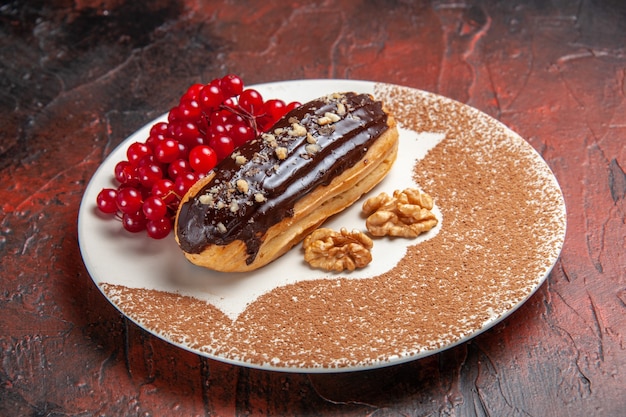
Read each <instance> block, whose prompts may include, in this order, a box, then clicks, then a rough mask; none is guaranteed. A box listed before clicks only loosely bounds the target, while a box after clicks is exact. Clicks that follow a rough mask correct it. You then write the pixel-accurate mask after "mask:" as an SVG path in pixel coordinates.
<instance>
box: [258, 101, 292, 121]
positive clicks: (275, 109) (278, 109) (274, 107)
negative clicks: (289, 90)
mask: <svg viewBox="0 0 626 417" xmlns="http://www.w3.org/2000/svg"><path fill="white" fill-rule="evenodd" d="M263 109H264V111H265V114H266V115H268V116H270V118H271V119H272V120H275V121H276V120H278V119H280V118H281V117H283V116H284V115H285V113H287V104H286V103H285V102H284V101H282V100H278V99H271V100H267V101H266V102H265V104H264V105H263Z"/></svg>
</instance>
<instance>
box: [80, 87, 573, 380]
mask: <svg viewBox="0 0 626 417" xmlns="http://www.w3.org/2000/svg"><path fill="white" fill-rule="evenodd" d="M250 88H255V89H257V90H258V91H259V92H260V93H261V94H262V95H263V97H264V98H265V99H269V98H281V99H283V100H285V101H288V102H289V101H300V102H306V101H309V100H312V99H315V98H317V97H320V96H322V95H325V94H329V93H332V92H337V91H356V92H363V93H371V94H373V95H375V96H376V97H377V98H380V99H384V100H385V102H386V103H387V105H388V106H389V107H390V108H391V109H392V110H393V111H394V114H395V116H396V118H397V120H398V122H399V125H400V152H399V158H398V160H397V162H396V163H395V164H394V167H393V169H392V171H391V173H390V174H389V175H388V176H387V177H386V178H385V179H384V180H383V182H382V183H381V184H379V185H378V186H377V187H376V188H375V189H374V190H372V191H371V192H370V193H369V194H368V195H367V196H365V197H364V198H367V197H369V196H372V195H375V194H378V193H379V192H383V191H384V192H387V193H389V194H391V193H392V192H393V190H395V189H403V188H408V187H413V188H420V189H424V190H425V191H426V192H429V193H430V194H431V195H432V196H433V197H434V199H435V209H434V212H435V215H436V216H437V218H438V219H439V224H438V225H437V227H435V228H434V229H432V230H431V231H429V232H427V233H425V234H423V235H421V236H420V237H419V238H418V239H415V240H407V239H377V240H376V241H375V245H374V249H373V252H372V255H373V259H374V260H373V261H372V263H371V264H370V265H369V266H367V267H366V268H364V269H362V270H358V271H355V272H353V273H345V274H334V273H325V272H323V271H319V270H314V269H311V268H309V267H308V265H307V264H306V263H304V261H303V255H302V250H301V248H300V247H299V246H297V247H295V248H293V249H292V250H291V251H290V252H288V253H287V254H286V255H285V256H283V257H282V258H280V259H278V260H277V261H275V262H273V263H272V264H270V265H268V266H266V267H264V268H261V269H260V270H257V271H255V272H252V273H235V274H226V273H217V272H213V271H209V270H207V269H203V268H198V267H196V266H194V265H191V264H190V263H188V262H187V261H186V259H185V258H184V256H183V254H182V252H181V251H180V250H179V248H178V247H177V245H176V242H175V241H174V238H173V235H172V236H170V237H168V238H166V239H163V240H158V241H157V240H152V239H149V238H148V237H147V236H146V235H145V234H144V233H140V234H130V233H128V232H125V231H124V230H122V228H121V224H120V223H119V222H117V221H114V220H112V219H111V218H110V217H106V216H103V215H101V214H99V213H98V211H97V209H96V205H95V200H96V195H97V194H98V192H99V191H100V190H101V189H102V188H103V187H111V186H116V184H115V183H114V177H113V168H114V166H115V164H116V163H117V162H118V161H120V160H122V159H125V154H126V149H127V147H128V146H129V145H130V144H131V143H133V142H136V141H145V139H146V138H147V137H148V133H149V130H150V127H151V126H152V125H153V124H154V123H155V122H157V121H161V120H166V116H162V117H161V118H159V119H157V120H154V121H152V122H150V123H149V124H147V125H146V126H144V127H143V128H141V129H140V130H138V131H137V132H135V133H134V134H133V135H131V136H130V137H129V138H127V139H126V140H125V141H124V142H123V143H122V144H121V145H120V146H119V147H117V148H116V149H115V150H114V151H113V152H112V153H111V154H110V155H109V156H108V157H107V158H106V160H105V161H104V162H103V163H102V165H101V166H100V167H99V168H98V170H97V171H96V172H95V174H94V176H93V178H92V179H91V181H90V183H89V185H88V186H87V189H86V191H85V194H84V197H83V200H82V202H81V207H80V211H79V217H78V235H79V236H78V237H79V243H80V249H81V253H82V256H83V260H84V262H85V266H86V267H87V270H88V272H89V274H90V275H91V277H92V279H93V281H94V282H95V283H96V285H97V286H98V288H99V289H100V290H101V291H102V293H103V294H104V295H105V297H107V299H108V300H109V301H110V302H111V303H112V304H113V305H114V306H115V307H116V308H118V309H119V310H120V311H121V312H122V313H123V314H124V315H126V316H127V317H128V318H129V319H130V320H132V321H134V322H135V323H136V324H137V325H139V326H140V327H142V328H143V329H145V330H146V331H148V332H150V333H152V334H154V335H156V336H158V337H160V338H162V339H164V340H167V341H168V342H170V343H173V344H175V345H177V346H180V347H181V348H184V349H187V350H190V351H193V352H196V353H198V354H200V355H203V356H206V357H210V358H213V359H217V360H221V361H224V362H228V363H232V364H237V365H244V366H249V367H254V368H260V369H267V370H278V371H290V372H342V371H354V370H363V369H372V368H377V367H381V366H387V365H392V364H397V363H402V362H406V361H409V360H414V359H417V358H420V357H424V356H427V355H431V354H434V353H437V352H439V351H441V350H443V349H446V348H449V347H451V346H455V345H457V344H459V343H462V342H464V341H467V340H469V339H470V338H472V337H474V336H476V335H478V334H479V333H481V332H483V331H485V330H486V329H488V328H490V327H492V326H493V325H495V324H496V323H498V322H500V321H501V320H503V319H504V318H505V317H507V316H508V315H509V314H510V313H512V312H513V311H514V310H515V309H517V308H518V307H519V306H520V305H521V304H522V303H523V302H524V301H525V300H527V299H528V297H530V296H531V295H532V294H533V293H534V292H535V291H536V290H537V288H538V287H539V286H540V285H541V284H542V283H543V282H544V281H545V279H546V277H547V276H548V274H549V273H550V271H551V269H552V267H553V266H554V263H555V262H556V260H557V259H558V256H559V254H560V250H561V247H562V244H563V240H564V236H565V206H564V202H563V198H562V195H561V191H560V188H559V186H558V183H557V181H556V179H555V178H554V176H553V175H552V173H551V171H550V170H549V168H548V167H547V165H546V164H545V162H544V161H543V159H541V157H540V156H539V155H538V154H537V153H536V152H535V151H534V150H533V149H532V147H531V146H530V145H529V144H528V143H527V142H526V141H524V140H523V139H522V138H521V137H519V136H518V135H517V134H515V133H514V132H512V131H511V130H509V129H508V128H506V127H505V126H503V125H502V124H501V123H499V122H498V121H496V120H494V119H493V118H491V117H489V116H488V115H486V114H484V113H481V112H479V111H478V110H475V109H473V108H471V107H469V106H466V105H463V104H461V103H458V102H455V101H453V100H450V99H447V98H444V97H441V96H437V95H434V94H430V93H426V92H423V91H420V90H415V89H410V88H406V87H401V86H394V85H389V84H380V83H373V82H367V81H349V80H300V81H286V82H277V83H270V84H262V85H256V86H250ZM511 155H514V157H511ZM465 158H467V159H465ZM448 161H455V165H454V166H446V163H447V162H448ZM459 162H460V163H459ZM511 166H515V167H519V169H515V170H513V171H511V169H510V167H511ZM427 167H431V168H427ZM463 170H470V171H468V173H466V174H463ZM476 170H477V171H476ZM529 171H530V175H529ZM452 173H455V175H456V176H453V175H452ZM482 173H484V176H485V180H487V179H489V178H491V184H490V185H488V186H483V185H480V186H478V185H476V184H475V182H473V181H471V180H470V181H467V182H466V181H464V180H463V181H461V182H460V183H459V179H458V175H470V174H471V176H472V177H475V176H476V175H478V176H482ZM504 175H505V176H507V178H508V179H507V182H506V183H505V182H503V181H497V180H495V179H497V178H499V177H502V176H504ZM417 181H421V182H423V183H418V182H417ZM507 183H508V184H516V186H515V190H511V189H510V187H509V185H507ZM459 184H462V186H460V185H459ZM467 184H469V185H467ZM472 187H474V189H473V188H472ZM477 187H478V188H477ZM520 189H521V190H520ZM463 193H465V194H466V195H468V196H469V195H476V196H477V197H476V198H479V197H478V195H482V197H480V198H481V199H483V200H485V199H486V200H489V201H491V200H494V202H493V203H490V204H486V205H485V206H484V207H479V205H480V202H478V201H472V199H471V198H467V197H463V198H461V194H463ZM485 193H486V194H485ZM509 193H513V194H511V195H509ZM519 193H522V195H521V197H520V194H519ZM485 195H486V197H485ZM511 198H517V199H520V198H521V199H522V200H525V201H526V203H525V204H522V205H519V204H518V205H517V206H516V207H504V208H503V206H506V205H505V204H503V203H498V202H505V201H510V200H511ZM360 205H361V203H360V202H357V203H356V204H355V205H353V206H352V207H350V208H349V209H346V210H345V211H344V212H342V213H341V214H339V215H338V216H336V217H333V218H332V219H330V220H329V221H328V222H327V224H325V226H326V227H332V228H335V229H339V228H340V227H347V228H348V229H354V228H356V229H360V230H364V218H363V216H362V215H361V213H360V211H359V210H360ZM539 206H541V207H540V208H538V207H539ZM471 207H479V208H480V211H481V212H483V214H484V217H482V218H488V219H489V221H488V222H486V223H485V224H481V223H478V224H476V225H475V226H472V227H470V228H468V227H467V226H463V224H466V223H468V222H470V221H471V222H475V223H476V222H477V218H480V217H476V216H475V215H474V214H475V213H474V210H471ZM503 210H504V211H503ZM533 216H535V217H536V218H533ZM524 217H525V218H524ZM512 218H513V219H515V218H519V219H520V220H521V219H523V218H524V222H526V223H524V222H522V223H523V224H522V225H520V224H511V222H510V220H511V219H512ZM498 219H499V220H498ZM505 220H506V224H504V223H505ZM479 222H480V220H479ZM528 222H533V223H535V225H533V226H530V225H528ZM503 227H504V228H505V229H506V231H505V232H504V236H505V237H503V231H502V228H503ZM492 228H493V229H492ZM459 230H461V232H459ZM492 232H493V233H492ZM529 237H530V239H529ZM496 238H497V239H506V242H495V241H494V239H496ZM529 240H530V241H531V242H530V244H529V243H528V241H529ZM426 242H428V243H426ZM521 243H523V245H524V248H525V250H524V252H525V253H524V255H523V258H524V259H518V258H520V256H519V254H516V253H515V251H514V250H513V249H512V247H514V246H517V245H518V244H521ZM529 245H530V246H529ZM419 253H421V255H419V256H416V254H419ZM459 257H467V260H468V262H471V263H472V265H471V267H470V266H467V265H465V266H464V264H463V263H459ZM464 259H465V258H464ZM442 271H445V272H442ZM494 277H499V278H497V279H496V278H494ZM425 300H430V301H431V303H430V304H428V303H426V302H425ZM433 303H436V305H433Z"/></svg>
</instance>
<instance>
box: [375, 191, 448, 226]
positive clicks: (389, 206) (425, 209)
mask: <svg viewBox="0 0 626 417" xmlns="http://www.w3.org/2000/svg"><path fill="white" fill-rule="evenodd" d="M432 208H433V199H432V197H431V196H430V195H428V194H426V193H420V192H419V190H416V189H412V188H407V189H405V190H402V191H400V190H396V191H394V192H393V197H390V196H389V195H388V194H387V193H381V194H379V195H377V196H374V197H371V198H369V199H367V200H366V201H365V203H363V211H364V212H365V214H367V215H368V217H367V220H366V222H365V226H366V227H367V230H368V231H369V232H370V233H371V234H372V235H373V236H379V237H380V236H397V237H407V238H415V237H417V236H419V235H420V234H421V233H424V232H427V231H429V230H430V229H432V228H433V227H435V226H436V225H437V222H438V221H437V218H436V217H435V215H434V214H433V212H432V211H431V210H432Z"/></svg>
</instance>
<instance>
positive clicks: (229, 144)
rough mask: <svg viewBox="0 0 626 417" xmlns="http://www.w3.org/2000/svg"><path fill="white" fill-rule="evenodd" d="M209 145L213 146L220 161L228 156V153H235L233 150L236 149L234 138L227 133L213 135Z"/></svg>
mask: <svg viewBox="0 0 626 417" xmlns="http://www.w3.org/2000/svg"><path fill="white" fill-rule="evenodd" d="M209 146H210V147H211V148H213V150H214V151H215V153H216V154H217V160H218V161H221V160H222V159H224V158H226V157H227V156H228V155H230V154H231V153H233V150H234V149H235V143H234V142H233V139H232V138H231V137H230V136H227V135H217V136H213V137H211V139H210V140H209Z"/></svg>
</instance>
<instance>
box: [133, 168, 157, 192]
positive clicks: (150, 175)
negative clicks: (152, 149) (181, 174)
mask: <svg viewBox="0 0 626 417" xmlns="http://www.w3.org/2000/svg"><path fill="white" fill-rule="evenodd" d="M137 175H138V176H139V182H140V183H141V185H143V186H144V187H146V188H152V186H153V185H154V184H155V183H156V182H157V181H158V180H160V179H161V178H163V170H162V169H161V167H160V166H159V165H157V164H145V165H142V166H140V167H139V168H137Z"/></svg>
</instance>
